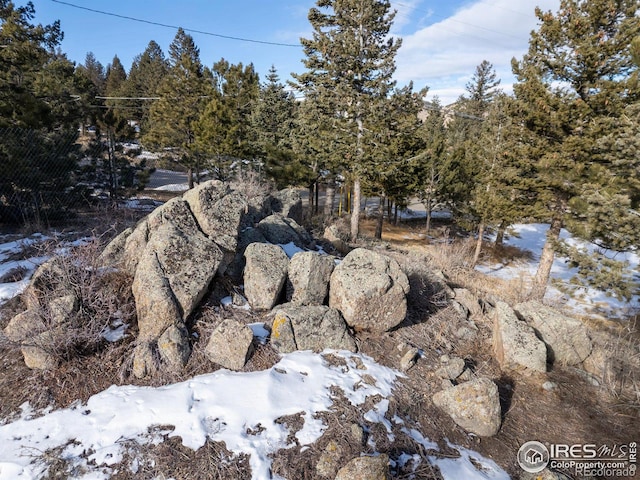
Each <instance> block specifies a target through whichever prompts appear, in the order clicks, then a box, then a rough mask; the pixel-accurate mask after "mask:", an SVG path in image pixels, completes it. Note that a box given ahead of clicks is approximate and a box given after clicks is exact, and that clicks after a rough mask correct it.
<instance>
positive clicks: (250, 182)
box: [231, 168, 273, 201]
mask: <svg viewBox="0 0 640 480" xmlns="http://www.w3.org/2000/svg"><path fill="white" fill-rule="evenodd" d="M231 187H232V188H233V189H234V190H236V191H238V192H240V193H241V194H242V195H243V196H244V197H245V198H246V199H248V200H249V201H251V199H255V198H264V197H266V196H267V195H269V194H270V193H271V192H272V191H273V185H272V184H270V183H268V182H267V181H266V180H265V178H264V176H263V175H261V174H260V173H258V172H256V171H255V170H252V169H250V168H246V169H244V170H239V171H238V172H237V173H236V176H235V178H234V179H233V180H232V181H231Z"/></svg>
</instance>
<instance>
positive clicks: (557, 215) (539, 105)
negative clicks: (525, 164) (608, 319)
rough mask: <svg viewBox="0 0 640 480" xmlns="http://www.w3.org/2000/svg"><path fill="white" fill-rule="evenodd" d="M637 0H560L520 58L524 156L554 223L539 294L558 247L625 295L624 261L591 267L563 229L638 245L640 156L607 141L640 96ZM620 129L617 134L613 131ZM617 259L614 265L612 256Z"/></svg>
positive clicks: (542, 211)
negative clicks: (634, 51) (635, 51)
mask: <svg viewBox="0 0 640 480" xmlns="http://www.w3.org/2000/svg"><path fill="white" fill-rule="evenodd" d="M638 8H639V3H638V1H637V0H591V1H584V0H561V2H560V8H559V10H558V12H557V13H556V14H553V13H552V12H543V11H541V10H540V9H537V10H536V15H537V16H538V19H539V20H540V27H539V29H538V30H537V31H534V32H532V34H531V39H530V42H529V51H528V53H527V54H526V55H525V56H524V57H523V59H522V60H521V61H519V62H518V61H515V60H514V61H513V71H514V73H515V74H516V76H517V79H518V83H517V84H516V85H515V86H514V91H515V95H516V98H517V108H518V113H519V116H520V121H521V123H522V125H523V126H524V128H523V130H522V132H521V135H522V136H523V138H524V139H526V149H525V151H524V154H525V155H526V156H527V157H528V158H529V159H530V161H531V162H533V163H534V165H535V167H536V184H535V185H534V188H535V193H536V194H537V202H538V206H539V212H538V214H539V218H544V219H546V220H548V221H550V223H551V226H550V229H549V231H548V233H547V242H546V243H545V246H544V249H543V252H542V256H541V259H540V264H539V267H538V271H537V273H536V276H535V279H534V288H533V294H534V296H536V297H540V298H541V297H542V296H543V295H544V292H545V289H546V285H547V283H548V280H549V275H550V272H551V266H552V263H553V259H554V252H555V249H557V248H558V247H561V250H562V251H563V253H565V254H568V255H570V256H571V258H572V260H573V261H574V262H575V265H576V266H578V268H579V269H580V273H581V274H584V275H583V278H584V279H585V280H586V281H587V282H589V283H591V284H593V285H595V286H597V287H598V288H602V289H603V290H605V291H607V292H608V293H610V294H614V295H619V296H625V297H628V292H629V290H628V289H626V290H625V288H623V286H624V285H627V286H628V282H627V281H626V280H628V279H625V278H621V275H620V272H621V271H622V270H621V269H620V268H619V265H617V266H614V264H615V262H613V261H609V260H607V261H605V259H604V256H603V255H600V259H601V260H602V262H601V263H599V264H598V266H597V268H595V270H594V264H593V262H585V260H587V259H588V258H592V257H590V256H589V255H586V254H585V252H579V251H576V250H575V249H571V248H569V247H568V246H567V245H564V246H563V245H562V244H561V242H560V241H559V235H560V230H561V229H562V228H563V227H566V228H567V229H569V231H570V232H571V233H572V234H573V235H574V236H577V237H578V238H581V239H584V240H588V241H590V242H594V243H595V244H596V245H598V247H599V248H600V249H614V250H617V251H625V250H629V249H632V248H635V246H637V245H638V241H639V238H638V232H639V231H640V218H639V217H638V215H637V214H636V213H635V212H636V211H637V202H638V196H637V193H638V191H637V185H636V184H635V182H629V179H630V178H636V177H637V155H632V154H631V152H630V151H629V150H627V149H616V148H613V145H611V142H610V141H607V139H610V138H611V135H612V134H614V133H613V132H615V129H616V128H618V127H619V124H620V121H619V119H620V118H621V117H623V116H624V113H625V110H626V109H627V108H628V107H629V106H630V105H632V104H634V103H636V102H637V101H638V98H639V95H640V91H639V84H638V81H637V67H636V66H635V65H634V64H633V62H632V56H631V49H630V45H631V43H632V40H633V39H634V38H636V37H637V36H638V34H639V33H640V18H638ZM614 135H615V134H614ZM612 262H613V263H612Z"/></svg>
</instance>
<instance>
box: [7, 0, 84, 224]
mask: <svg viewBox="0 0 640 480" xmlns="http://www.w3.org/2000/svg"><path fill="white" fill-rule="evenodd" d="M34 18H35V8H34V6H33V4H32V3H31V2H29V3H27V4H26V5H25V6H22V7H16V6H15V5H14V3H13V2H11V1H8V0H0V46H1V48H0V198H2V199H4V200H3V201H2V202H0V203H1V205H0V221H4V220H10V221H25V220H34V219H35V220H36V221H38V220H44V218H43V215H44V214H45V213H47V214H50V213H54V212H55V211H56V210H58V209H59V207H60V205H63V204H65V203H66V201H68V197H69V195H68V194H66V192H65V189H66V188H68V187H70V186H71V185H72V184H71V172H72V171H73V169H74V168H75V166H76V158H77V157H76V148H75V147H74V143H75V139H76V137H77V131H76V130H77V124H78V123H79V121H80V119H81V115H82V110H83V105H82V103H81V102H78V101H76V100H77V97H76V95H77V94H78V93H82V92H81V91H80V88H79V87H82V83H81V82H78V81H77V80H78V78H77V77H76V76H75V72H74V67H73V64H72V63H71V62H70V61H69V60H68V59H67V58H66V57H65V56H64V55H63V54H62V53H57V52H56V48H57V47H58V46H59V44H60V42H61V40H62V38H63V33H62V31H61V30H60V23H59V22H58V21H56V22H54V23H52V24H51V25H41V24H34V23H33V20H34ZM61 192H65V194H64V195H61Z"/></svg>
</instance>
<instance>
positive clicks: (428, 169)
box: [409, 97, 447, 235]
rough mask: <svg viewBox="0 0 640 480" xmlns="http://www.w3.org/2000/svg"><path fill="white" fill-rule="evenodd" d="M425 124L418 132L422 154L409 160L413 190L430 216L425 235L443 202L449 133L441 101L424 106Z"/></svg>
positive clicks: (428, 231) (437, 99)
mask: <svg viewBox="0 0 640 480" xmlns="http://www.w3.org/2000/svg"><path fill="white" fill-rule="evenodd" d="M425 105H426V106H427V108H426V109H424V110H423V112H422V117H423V119H422V124H421V125H420V129H419V131H418V135H420V136H421V138H422V141H423V148H422V151H421V152H420V153H419V154H418V155H416V156H415V157H413V158H412V159H410V161H409V171H410V172H411V177H412V179H413V182H412V190H413V192H414V193H415V195H416V196H417V197H418V199H419V200H420V201H421V202H422V204H423V205H424V207H425V211H426V213H427V222H426V234H427V235H429V233H430V230H431V220H432V214H433V210H434V209H435V207H436V205H437V204H438V203H439V202H441V201H442V199H443V196H444V195H443V193H442V192H443V187H444V185H445V181H446V177H447V171H446V169H445V168H444V167H445V166H446V163H445V155H446V129H445V124H444V113H443V111H442V105H441V104H440V99H439V98H437V97H436V98H435V99H434V100H433V101H432V102H429V103H428V104H425Z"/></svg>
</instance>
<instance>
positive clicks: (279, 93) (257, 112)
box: [251, 66, 315, 188]
mask: <svg viewBox="0 0 640 480" xmlns="http://www.w3.org/2000/svg"><path fill="white" fill-rule="evenodd" d="M266 79H267V82H266V83H265V84H264V85H262V87H261V88H260V96H259V99H258V102H257V103H256V105H255V108H254V110H253V112H252V114H251V128H252V131H253V135H252V136H253V138H254V139H255V140H254V141H255V146H254V150H255V152H256V155H257V156H258V158H259V159H261V161H262V162H264V167H265V172H266V174H267V175H268V176H269V177H270V178H271V179H273V181H274V182H275V183H276V186H277V187H278V188H284V187H286V186H292V185H293V186H299V185H304V186H305V187H307V186H309V184H310V183H311V182H312V181H313V180H314V179H315V174H314V173H313V171H312V170H311V169H310V168H309V166H308V165H307V164H306V163H305V162H303V161H301V160H300V158H299V156H298V155H296V154H295V153H294V151H293V142H294V138H293V135H294V128H295V123H296V115H297V111H298V103H297V102H296V99H295V97H294V95H293V93H292V92H288V91H287V90H286V89H285V86H284V85H283V84H282V83H280V78H279V77H278V73H277V71H276V69H275V67H274V66H272V67H271V69H270V70H269V73H268V75H267V78H266Z"/></svg>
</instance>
